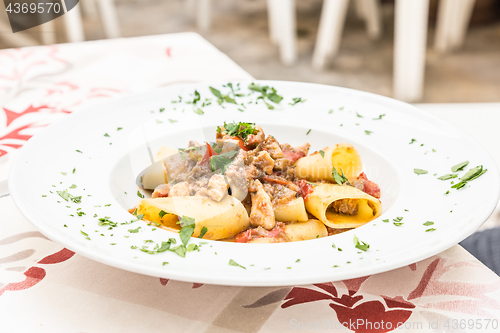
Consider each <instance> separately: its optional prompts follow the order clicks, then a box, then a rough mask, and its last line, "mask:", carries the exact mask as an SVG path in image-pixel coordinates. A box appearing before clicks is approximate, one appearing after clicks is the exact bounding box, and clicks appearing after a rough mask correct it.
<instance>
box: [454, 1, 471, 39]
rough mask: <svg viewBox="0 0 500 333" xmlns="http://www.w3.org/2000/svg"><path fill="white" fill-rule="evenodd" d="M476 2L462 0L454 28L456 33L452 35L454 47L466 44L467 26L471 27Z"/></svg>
mask: <svg viewBox="0 0 500 333" xmlns="http://www.w3.org/2000/svg"><path fill="white" fill-rule="evenodd" d="M474 3H475V0H461V1H460V8H459V10H458V15H457V18H456V26H455V29H454V30H453V31H454V32H455V33H454V34H452V35H451V40H450V43H451V47H452V48H455V49H457V48H461V47H462V46H463V45H464V42H465V35H466V34H467V28H468V27H469V23H470V18H471V16H472V11H473V10H474Z"/></svg>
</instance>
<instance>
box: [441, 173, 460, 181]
mask: <svg viewBox="0 0 500 333" xmlns="http://www.w3.org/2000/svg"><path fill="white" fill-rule="evenodd" d="M457 177H458V175H457V174H456V173H449V174H446V175H444V176H441V177H438V179H439V180H448V179H452V178H457Z"/></svg>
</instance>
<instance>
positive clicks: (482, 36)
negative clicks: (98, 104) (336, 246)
mask: <svg viewBox="0 0 500 333" xmlns="http://www.w3.org/2000/svg"><path fill="white" fill-rule="evenodd" d="M97 1H99V2H97ZM398 1H399V2H400V3H401V0H396V1H394V0H352V1H348V0H333V1H328V0H326V1H323V0H297V1H293V0H268V1H266V0H238V1H234V0H168V1H167V0H114V1H110V0H81V1H80V3H79V6H78V7H79V9H78V12H77V11H74V10H73V11H74V12H75V13H73V15H72V16H71V17H72V18H71V19H72V20H74V21H73V22H72V23H71V22H68V19H69V18H68V17H69V16H70V15H64V16H62V17H59V18H57V19H55V20H54V21H52V22H51V23H50V22H49V23H50V24H48V23H47V24H44V25H43V26H39V27H35V28H32V29H28V30H26V31H24V32H22V33H16V34H15V40H14V39H12V38H1V37H0V48H11V47H19V46H27V45H37V44H43V43H45V44H50V43H54V42H55V43H65V42H69V41H78V40H98V39H105V38H116V37H134V36H144V35H153V34H164V33H175V32H184V31H193V32H198V33H200V34H201V35H202V36H204V37H205V38H206V39H207V40H208V41H209V42H211V43H212V44H213V45H215V46H216V47H217V48H219V49H220V50H221V51H222V52H224V53H225V54H227V55H228V56H229V57H230V58H232V59H233V60H234V61H235V62H236V63H237V64H238V65H240V66H241V67H242V68H243V69H245V70H246V71H247V72H249V73H250V74H251V75H252V76H254V77H255V78H257V79H276V80H293V81H305V82H315V83H323V84H329V85H336V86H342V87H349V88H354V89H359V90H363V91H369V92H373V93H377V94H381V95H386V96H391V97H396V98H399V99H402V100H406V101H409V102H425V103H441V102H447V103H451V102H500V1H499V0H475V1H474V0H439V1H438V0H436V1H429V5H428V7H425V6H424V7H420V8H416V7H415V8H412V7H407V8H406V9H404V11H405V12H402V11H403V9H402V8H401V11H400V12H398V5H400V4H398ZM328 2H329V3H330V8H329V9H328V8H327V7H328V5H327V3H328ZM395 2H396V3H395ZM426 2H427V1H422V3H426ZM453 6H455V7H453ZM73 11H71V12H70V13H72V12H73ZM327 11H329V12H327ZM420 13H424V15H425V16H426V18H427V22H425V20H422V19H419V17H418V15H422V14H420ZM4 14H5V13H1V15H4ZM322 15H323V17H322ZM398 15H399V16H398ZM398 17H399V19H398ZM75 20H76V21H75ZM395 20H399V23H398V22H397V21H396V22H395ZM412 20H415V22H417V23H418V24H415V23H412ZM78 21H79V22H78ZM1 22H4V23H3V24H4V25H5V22H8V21H6V17H0V23H1ZM419 22H423V23H422V24H420V23H419ZM80 24H81V25H80ZM405 24H406V26H404V25H405ZM419 24H420V25H421V26H420V25H419ZM79 25H80V26H79ZM0 28H2V30H3V29H6V28H5V26H2V27H0ZM405 29H406V30H405ZM398 34H399V40H397V36H398ZM6 35H7V34H3V36H4V37H5V36H6ZM407 43H410V44H407ZM411 43H413V44H411ZM419 43H420V44H422V46H421V47H419ZM332 45H333V46H332ZM397 45H399V51H397V52H400V53H399V54H400V55H399V57H400V59H406V58H408V59H409V58H411V57H413V56H414V55H415V54H417V55H418V54H419V52H421V53H422V55H419V56H417V58H416V59H413V60H412V61H413V62H404V61H403V62H400V63H399V65H398V62H397V61H398V59H397V57H398V56H395V54H396V53H397V52H396V50H395V48H396V47H397ZM405 52H406V53H405ZM395 57H396V58H395ZM419 57H420V58H422V57H424V58H423V59H421V60H419ZM419 62H421V63H422V66H421V65H419ZM397 66H400V67H399V69H396V68H398V67H397ZM395 71H400V73H399V74H398V73H395ZM396 76H398V77H399V78H397V77H396ZM398 80H399V81H398ZM420 86H421V87H422V88H421V89H420V88H419V87H420ZM397 89H399V90H400V91H399V93H398V91H396V90H397ZM419 89H420V90H421V91H419ZM405 91H406V92H405ZM407 91H409V92H407Z"/></svg>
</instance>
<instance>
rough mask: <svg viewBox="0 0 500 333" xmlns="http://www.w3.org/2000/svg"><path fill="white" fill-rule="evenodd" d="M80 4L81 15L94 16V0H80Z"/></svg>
mask: <svg viewBox="0 0 500 333" xmlns="http://www.w3.org/2000/svg"><path fill="white" fill-rule="evenodd" d="M79 3H81V4H82V12H83V15H87V16H91V17H92V16H95V15H96V14H97V9H96V3H95V0H80V2H79Z"/></svg>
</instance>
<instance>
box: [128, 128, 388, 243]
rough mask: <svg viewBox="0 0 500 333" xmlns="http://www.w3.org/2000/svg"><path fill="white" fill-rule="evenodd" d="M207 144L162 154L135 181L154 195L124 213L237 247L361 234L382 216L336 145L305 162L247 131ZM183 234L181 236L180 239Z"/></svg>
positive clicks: (219, 134)
mask: <svg viewBox="0 0 500 333" xmlns="http://www.w3.org/2000/svg"><path fill="white" fill-rule="evenodd" d="M215 134H216V138H215V139H216V140H215V142H214V143H208V142H207V143H204V144H200V143H198V142H194V141H191V142H189V145H188V147H187V148H183V149H178V150H174V149H171V148H168V147H162V148H161V149H160V151H159V152H158V154H157V155H156V158H155V160H156V161H157V163H154V164H153V165H152V166H151V167H150V168H148V169H146V171H145V172H144V173H143V174H142V175H141V177H140V184H141V186H142V187H143V188H144V189H150V190H153V192H152V196H151V198H143V199H142V200H141V201H140V202H139V203H138V204H137V205H136V207H134V208H133V209H132V210H131V212H133V213H134V214H135V215H137V216H141V217H142V219H144V220H146V221H147V222H148V223H154V224H156V225H157V226H159V227H161V228H164V229H168V230H172V231H176V232H179V231H181V229H182V227H183V226H186V225H191V227H192V237H199V238H203V239H210V240H223V241H232V242H238V243H279V242H290V241H301V240H308V239H315V238H320V237H326V236H329V235H333V234H337V233H341V232H344V231H346V230H350V229H352V228H357V227H359V226H362V225H364V224H366V223H368V222H369V221H371V220H373V219H375V218H377V217H379V216H380V215H381V213H382V205H381V202H380V200H379V199H380V196H381V191H380V188H379V187H378V185H377V184H376V183H374V182H372V181H370V180H369V179H368V177H367V175H366V174H365V173H364V172H362V169H363V168H362V162H361V157H360V156H359V154H358V152H357V150H356V149H355V148H354V147H353V146H352V145H350V144H347V143H337V144H333V145H330V146H328V147H326V148H323V149H322V150H319V151H316V152H314V153H312V154H309V148H310V145H309V144H308V143H305V144H303V145H301V146H299V147H292V146H290V145H289V144H287V143H280V142H278V140H277V139H276V138H275V137H273V136H272V135H267V136H266V134H265V133H264V130H263V129H262V128H261V127H260V126H255V124H253V123H244V122H239V123H236V122H233V123H224V125H223V126H219V127H218V128H217V131H216V133H215ZM181 234H182V231H181Z"/></svg>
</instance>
